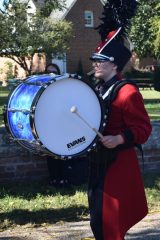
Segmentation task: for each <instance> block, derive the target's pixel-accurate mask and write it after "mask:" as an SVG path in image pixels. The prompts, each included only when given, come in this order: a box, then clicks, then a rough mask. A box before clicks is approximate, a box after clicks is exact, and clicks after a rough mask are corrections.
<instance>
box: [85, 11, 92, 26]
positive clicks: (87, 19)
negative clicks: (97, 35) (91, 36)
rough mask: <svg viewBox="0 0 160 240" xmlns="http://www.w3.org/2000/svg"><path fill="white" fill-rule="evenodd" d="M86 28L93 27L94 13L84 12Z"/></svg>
mask: <svg viewBox="0 0 160 240" xmlns="http://www.w3.org/2000/svg"><path fill="white" fill-rule="evenodd" d="M84 19H85V27H93V12H92V11H85V12H84Z"/></svg>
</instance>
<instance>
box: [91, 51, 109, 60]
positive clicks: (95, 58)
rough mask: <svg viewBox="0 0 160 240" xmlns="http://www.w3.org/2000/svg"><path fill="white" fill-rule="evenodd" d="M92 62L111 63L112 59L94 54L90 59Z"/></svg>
mask: <svg viewBox="0 0 160 240" xmlns="http://www.w3.org/2000/svg"><path fill="white" fill-rule="evenodd" d="M90 60H91V61H102V62H104V61H111V57H108V56H105V55H103V54H100V53H93V54H92V56H91V57H90Z"/></svg>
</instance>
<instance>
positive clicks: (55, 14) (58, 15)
mask: <svg viewBox="0 0 160 240" xmlns="http://www.w3.org/2000/svg"><path fill="white" fill-rule="evenodd" d="M76 2H77V0H66V2H65V8H64V9H63V10H61V11H60V10H56V11H55V10H53V11H52V13H51V15H50V16H51V18H53V19H57V20H60V19H61V20H63V19H64V18H65V17H66V15H67V14H68V12H69V11H70V10H71V8H72V7H73V6H74V4H75V3H76ZM100 2H101V3H102V4H103V5H104V3H105V2H106V0H100Z"/></svg>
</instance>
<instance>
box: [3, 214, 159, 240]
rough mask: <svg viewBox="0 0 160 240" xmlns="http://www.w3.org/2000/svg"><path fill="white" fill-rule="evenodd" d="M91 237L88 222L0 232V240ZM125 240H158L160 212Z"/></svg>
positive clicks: (64, 239) (48, 239) (144, 220)
mask: <svg viewBox="0 0 160 240" xmlns="http://www.w3.org/2000/svg"><path fill="white" fill-rule="evenodd" d="M83 237H93V236H92V232H91V229H90V226H89V221H81V222H70V223H69V222H67V223H64V222H59V223H57V224H54V225H49V226H45V225H44V226H41V227H38V226H35V227H34V228H33V227H31V226H29V225H26V226H19V227H16V228H13V229H10V230H7V231H4V232H0V240H51V239H52V240H80V239H81V238H83ZM125 239H126V240H160V212H159V213H154V214H149V215H148V216H147V217H145V218H144V219H143V220H142V221H141V222H140V223H138V224H136V225H135V226H134V227H133V228H132V229H130V231H129V232H128V234H127V236H126V238H125Z"/></svg>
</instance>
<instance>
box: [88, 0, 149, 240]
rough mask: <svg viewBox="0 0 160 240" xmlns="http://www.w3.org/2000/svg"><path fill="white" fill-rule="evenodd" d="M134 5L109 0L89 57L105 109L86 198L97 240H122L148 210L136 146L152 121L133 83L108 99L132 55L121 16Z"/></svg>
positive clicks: (91, 166) (91, 160)
mask: <svg viewBox="0 0 160 240" xmlns="http://www.w3.org/2000/svg"><path fill="white" fill-rule="evenodd" d="M121 4H123V5H121ZM125 7H126V8H125ZM129 7H130V8H129ZM135 7H136V1H133V0H132V1H130V3H129V2H128V1H125V0H123V1H113V0H112V1H111V0H110V1H108V2H107V4H106V5H105V6H104V17H103V21H104V24H101V25H100V27H99V32H100V34H101V36H102V43H101V44H100V45H99V46H98V48H97V49H96V51H95V53H93V54H92V56H91V60H92V65H93V68H94V71H95V77H96V78H98V79H101V80H103V84H102V85H100V86H99V91H100V92H101V94H102V95H103V96H104V101H105V104H106V107H107V109H108V118H107V120H106V121H107V124H106V127H105V129H104V131H103V138H101V139H100V141H99V144H98V147H97V149H96V151H95V152H94V154H92V155H91V159H90V181H89V189H88V199H89V209H90V217H91V220H90V224H91V228H92V231H93V234H94V236H95V239H96V240H123V239H124V237H125V234H126V232H127V231H128V230H129V229H130V228H131V227H132V226H133V225H134V224H136V223H137V222H139V221H140V220H141V219H142V218H144V217H145V216H146V214H147V212H148V209H147V201H146V197H145V192H144V186H143V182H142V178H141V173H140V168H139V164H138V159H137V155H136V151H135V145H136V144H143V143H145V142H146V141H147V139H148V137H149V136H150V133H151V124H150V120H149V117H148V115H147V112H146V110H145V107H144V103H143V99H142V96H141V94H140V92H139V90H138V88H137V87H136V86H135V85H134V84H131V83H129V82H128V83H126V84H124V85H123V86H122V87H121V88H120V89H119V91H118V92H117V95H116V97H115V99H114V100H113V101H111V95H112V94H111V93H113V91H112V90H113V89H114V88H115V86H116V85H117V86H118V84H119V83H121V82H123V80H122V79H120V77H119V76H120V73H121V72H122V70H123V68H124V66H125V65H126V63H127V62H128V61H129V59H130V57H131V51H130V50H129V49H128V48H127V47H126V46H125V44H124V42H123V41H122V39H123V37H124V36H125V35H126V34H125V26H124V25H125V24H126V22H127V21H126V22H125V20H124V19H125V17H126V16H127V17H128V18H129V14H128V12H126V11H127V10H126V9H128V8H129V10H130V15H134V11H135ZM123 8H124V9H125V10H124V12H125V17H124V18H123V21H120V19H121V18H120V16H117V15H116V16H115V15H114V14H115V13H116V14H118V11H121V13H120V14H121V15H123V16H124V13H123V11H122V10H123ZM119 9H120V10H119ZM116 10H117V11H116ZM131 12H132V14H131ZM120 14H119V15H120ZM117 19H118V23H117ZM128 21H129V19H128ZM124 22H125V23H124ZM127 23H128V22H127Z"/></svg>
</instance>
